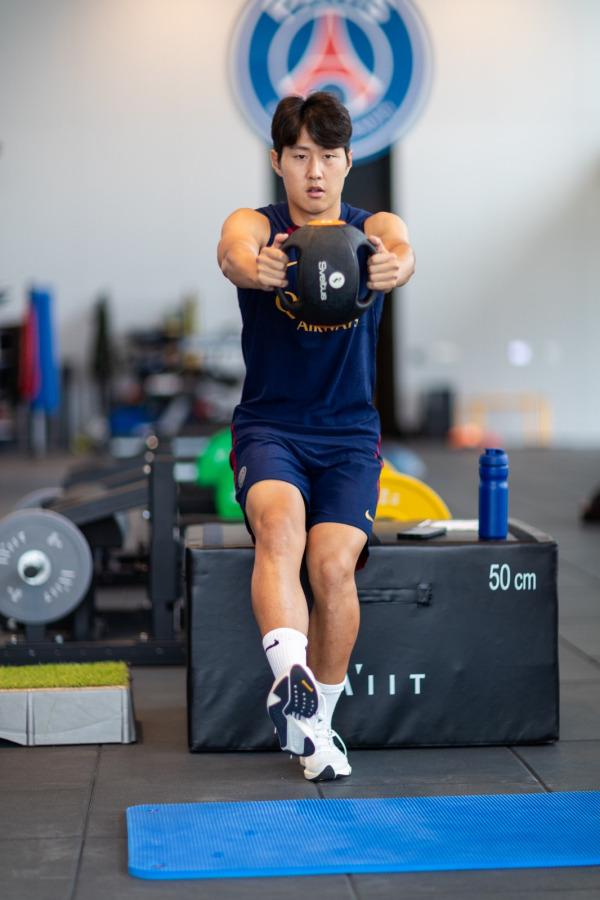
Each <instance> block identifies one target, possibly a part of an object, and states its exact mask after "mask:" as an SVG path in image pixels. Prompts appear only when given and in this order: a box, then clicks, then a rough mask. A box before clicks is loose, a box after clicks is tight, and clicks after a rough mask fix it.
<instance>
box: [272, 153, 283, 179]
mask: <svg viewBox="0 0 600 900" xmlns="http://www.w3.org/2000/svg"><path fill="white" fill-rule="evenodd" d="M271 165H272V166H273V168H274V169H275V171H276V172H277V174H278V175H281V174H282V173H281V167H280V165H279V160H278V159H277V151H276V150H271Z"/></svg>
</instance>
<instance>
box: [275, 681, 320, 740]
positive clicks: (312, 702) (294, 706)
mask: <svg viewBox="0 0 600 900" xmlns="http://www.w3.org/2000/svg"><path fill="white" fill-rule="evenodd" d="M318 706H319V695H318V693H317V687H316V685H315V682H314V680H313V676H312V674H311V672H310V669H307V668H305V667H304V666H300V665H293V666H291V667H290V669H289V670H288V671H287V672H285V673H284V674H283V675H282V676H281V677H280V678H278V679H277V681H275V683H274V685H273V687H272V688H271V691H270V693H269V696H268V697H267V710H268V712H269V715H270V716H271V719H272V720H273V724H274V725H275V729H276V731H277V735H278V737H279V743H280V744H281V749H282V750H287V751H288V753H293V754H294V756H310V755H311V754H313V753H314V752H315V740H314V734H313V729H312V727H311V721H312V720H313V717H314V716H315V714H316V712H317V709H318ZM307 720H311V721H307Z"/></svg>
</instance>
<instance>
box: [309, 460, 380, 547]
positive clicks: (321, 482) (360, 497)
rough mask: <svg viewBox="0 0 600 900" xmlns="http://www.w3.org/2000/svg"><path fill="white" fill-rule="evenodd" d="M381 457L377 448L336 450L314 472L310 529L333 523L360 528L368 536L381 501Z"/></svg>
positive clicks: (310, 505) (310, 506)
mask: <svg viewBox="0 0 600 900" xmlns="http://www.w3.org/2000/svg"><path fill="white" fill-rule="evenodd" d="M381 465H382V461H381V457H380V456H379V453H378V451H377V448H364V449H363V448H348V449H336V451H335V452H334V453H332V454H330V456H329V457H326V456H324V457H323V459H322V464H321V466H320V467H318V468H315V469H314V470H313V475H312V480H311V492H310V504H309V513H308V525H309V528H312V527H314V526H315V525H319V524H321V523H326V522H332V523H337V524H340V525H349V526H352V527H353V528H358V529H360V530H361V531H362V532H364V534H365V535H366V536H367V537H368V536H369V535H370V534H371V531H372V528H373V520H374V519H375V512H376V509H377V501H378V499H379V476H380V473H381Z"/></svg>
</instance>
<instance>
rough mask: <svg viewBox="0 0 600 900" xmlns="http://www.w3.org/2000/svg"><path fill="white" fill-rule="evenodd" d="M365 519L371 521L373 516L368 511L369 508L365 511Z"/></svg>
mask: <svg viewBox="0 0 600 900" xmlns="http://www.w3.org/2000/svg"><path fill="white" fill-rule="evenodd" d="M365 519H368V520H369V522H372V521H373V516H372V515H371V514H370V513H369V510H367V511H366V513H365Z"/></svg>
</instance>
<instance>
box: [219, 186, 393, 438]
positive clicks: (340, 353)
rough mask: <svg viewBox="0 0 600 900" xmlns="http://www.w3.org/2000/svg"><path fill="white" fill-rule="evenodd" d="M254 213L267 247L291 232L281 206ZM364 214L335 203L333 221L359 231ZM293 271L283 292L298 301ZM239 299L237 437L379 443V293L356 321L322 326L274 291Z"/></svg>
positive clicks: (292, 268)
mask: <svg viewBox="0 0 600 900" xmlns="http://www.w3.org/2000/svg"><path fill="white" fill-rule="evenodd" d="M257 212H259V213H262V215H264V216H266V217H267V218H268V219H269V221H270V223H271V237H270V239H269V244H271V243H272V242H273V238H274V237H275V235H276V234H279V233H285V232H291V231H294V230H295V227H296V226H295V225H294V223H293V222H292V220H291V218H290V213H289V208H288V204H287V203H286V202H282V203H276V204H272V205H270V206H265V207H262V208H261V209H258V210H257ZM370 215H371V213H368V212H366V211H365V210H362V209H356V208H355V207H352V206H349V205H348V204H347V203H342V211H341V216H340V218H341V219H343V220H344V221H345V222H348V224H350V225H354V226H355V227H356V228H360V229H361V231H364V222H365V219H367V218H368V217H369V216H370ZM295 270H296V267H295V265H290V266H289V267H288V273H287V278H288V283H289V284H288V287H287V288H286V290H287V291H291V292H293V293H294V294H296V295H297V286H296V278H295ZM238 300H239V305H240V310H241V314H242V353H243V356H244V362H245V364H246V377H245V380H244V385H243V388H242V396H241V400H240V403H239V405H238V406H237V407H236V409H235V411H234V414H233V427H234V430H235V431H236V433H238V434H241V433H242V431H244V430H245V428H246V427H254V426H257V425H260V426H261V427H262V428H267V429H268V428H270V427H271V428H273V429H275V430H280V429H284V430H285V431H288V432H291V433H297V434H305V435H308V436H312V437H314V438H317V439H318V437H319V436H321V435H322V436H323V437H324V438H327V437H338V438H343V437H348V438H356V437H358V436H359V435H365V436H367V435H368V436H371V437H375V438H377V437H378V435H379V429H380V425H379V416H378V414H377V411H376V409H375V407H374V406H373V403H372V401H373V394H374V392H375V347H376V343H377V329H378V327H379V320H380V318H381V310H382V306H383V294H379V296H378V297H377V298H376V300H375V302H374V303H373V304H372V305H371V306H370V307H369V309H368V310H367V311H366V312H365V313H363V315H362V316H360V317H359V318H358V319H355V320H353V321H352V322H349V323H348V324H347V325H340V326H326V327H324V326H316V325H308V324H307V323H306V322H304V321H303V320H302V318H301V317H300V316H299V315H293V314H292V313H290V312H287V311H286V310H284V309H283V308H282V307H281V305H280V303H279V300H278V297H277V294H276V293H275V292H274V291H273V292H271V291H259V290H249V289H245V288H238Z"/></svg>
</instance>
